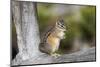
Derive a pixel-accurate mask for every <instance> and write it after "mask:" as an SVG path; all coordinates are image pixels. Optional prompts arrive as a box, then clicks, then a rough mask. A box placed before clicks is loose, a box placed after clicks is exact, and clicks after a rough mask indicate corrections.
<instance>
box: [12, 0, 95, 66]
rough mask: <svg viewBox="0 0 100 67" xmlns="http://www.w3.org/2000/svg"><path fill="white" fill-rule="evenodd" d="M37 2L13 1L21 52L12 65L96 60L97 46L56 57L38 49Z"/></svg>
mask: <svg viewBox="0 0 100 67" xmlns="http://www.w3.org/2000/svg"><path fill="white" fill-rule="evenodd" d="M35 8H36V7H35V3H33V2H20V1H11V10H12V16H13V19H14V21H13V22H14V24H15V27H16V33H17V44H18V49H19V53H18V54H17V55H16V57H15V58H14V60H13V61H12V65H29V64H46V63H61V62H79V61H95V60H96V59H95V47H94V48H90V49H88V50H85V51H83V50H82V51H79V52H76V53H71V54H65V55H62V56H60V57H58V58H54V57H52V56H49V55H47V54H45V53H41V52H40V51H39V49H38V46H39V43H40V36H39V29H38V24H37V18H36V9H35Z"/></svg>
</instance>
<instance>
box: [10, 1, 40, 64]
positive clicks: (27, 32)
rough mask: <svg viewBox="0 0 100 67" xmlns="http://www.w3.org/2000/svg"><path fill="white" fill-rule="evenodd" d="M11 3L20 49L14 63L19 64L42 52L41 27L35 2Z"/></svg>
mask: <svg viewBox="0 0 100 67" xmlns="http://www.w3.org/2000/svg"><path fill="white" fill-rule="evenodd" d="M11 4H12V5H11V6H12V7H11V8H12V15H13V19H14V24H15V27H16V33H17V43H18V49H19V53H18V54H17V56H16V58H15V59H14V60H13V64H19V63H20V62H22V61H24V60H26V59H29V58H31V57H35V56H37V55H38V54H40V52H39V50H38V46H39V43H40V38H39V29H38V24H37V18H36V10H35V8H36V7H35V3H33V2H20V1H12V2H11Z"/></svg>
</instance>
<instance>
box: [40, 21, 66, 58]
mask: <svg viewBox="0 0 100 67" xmlns="http://www.w3.org/2000/svg"><path fill="white" fill-rule="evenodd" d="M65 31H66V26H65V24H64V21H63V19H60V20H57V21H56V24H55V25H54V27H53V28H51V29H50V30H49V31H48V32H47V33H46V35H45V36H44V38H43V40H42V42H41V43H40V45H39V50H40V51H41V52H43V53H46V54H49V55H51V56H54V57H57V56H60V54H57V53H56V51H57V50H58V49H59V45H60V41H61V39H64V38H65Z"/></svg>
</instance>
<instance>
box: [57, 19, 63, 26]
mask: <svg viewBox="0 0 100 67" xmlns="http://www.w3.org/2000/svg"><path fill="white" fill-rule="evenodd" d="M56 25H64V20H63V19H58V20H57V21H56Z"/></svg>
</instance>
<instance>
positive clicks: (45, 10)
mask: <svg viewBox="0 0 100 67" xmlns="http://www.w3.org/2000/svg"><path fill="white" fill-rule="evenodd" d="M37 12H38V13H37V14H38V23H39V29H40V35H41V37H43V35H42V34H43V33H44V32H45V30H46V29H48V28H49V27H50V26H52V25H54V24H55V22H56V20H57V19H58V18H62V17H63V19H64V21H65V25H66V30H67V31H66V32H65V34H66V35H65V37H66V38H65V39H63V40H61V43H60V49H59V52H60V53H70V52H75V51H78V50H80V49H84V48H85V49H87V48H91V47H95V39H96V38H95V37H96V7H95V6H89V5H71V4H53V3H37Z"/></svg>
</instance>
